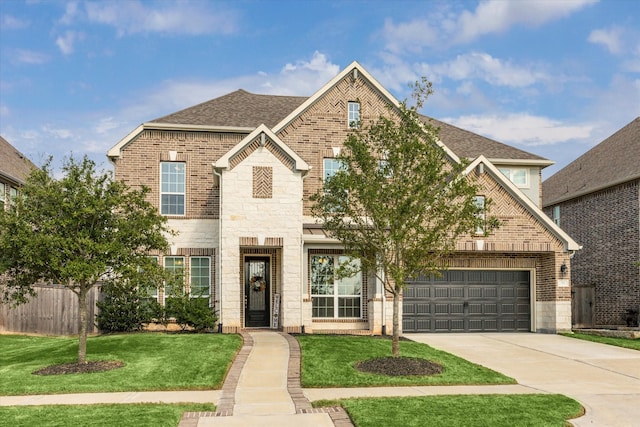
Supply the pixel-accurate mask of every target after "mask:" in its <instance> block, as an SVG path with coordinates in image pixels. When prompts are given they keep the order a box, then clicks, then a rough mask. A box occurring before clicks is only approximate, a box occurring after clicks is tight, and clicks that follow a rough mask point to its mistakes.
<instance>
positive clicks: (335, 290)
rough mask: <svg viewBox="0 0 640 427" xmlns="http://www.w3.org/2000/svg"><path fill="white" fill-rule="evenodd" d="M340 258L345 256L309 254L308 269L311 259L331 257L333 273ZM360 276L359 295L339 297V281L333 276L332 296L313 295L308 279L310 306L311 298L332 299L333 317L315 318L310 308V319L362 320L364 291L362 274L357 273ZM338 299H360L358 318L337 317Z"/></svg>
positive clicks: (338, 309)
mask: <svg viewBox="0 0 640 427" xmlns="http://www.w3.org/2000/svg"><path fill="white" fill-rule="evenodd" d="M341 256H345V255H340V254H320V253H318V254H310V255H309V269H311V268H312V266H311V258H312V257H331V258H333V260H334V263H333V268H334V272H335V269H336V268H337V266H338V265H339V259H340V257H341ZM359 274H360V294H359V295H340V294H339V282H340V281H339V279H337V278H336V277H335V276H334V279H333V295H327V294H314V293H313V283H311V280H312V278H309V280H310V282H309V287H310V292H309V295H310V296H311V304H312V306H313V298H314V297H323V298H333V303H334V305H333V317H315V316H313V308H312V314H311V318H312V319H314V320H332V319H334V320H335V319H353V320H360V319H363V315H364V312H363V299H364V296H363V291H364V286H363V284H362V272H360V273H359ZM340 298H359V299H360V305H359V309H360V316H357V317H340V316H339V312H340V304H339V301H340Z"/></svg>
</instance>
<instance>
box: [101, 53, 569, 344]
mask: <svg viewBox="0 0 640 427" xmlns="http://www.w3.org/2000/svg"><path fill="white" fill-rule="evenodd" d="M397 105H398V101H397V100H396V99H395V98H394V97H393V95H391V93H389V91H387V89H385V88H384V87H383V86H382V85H381V84H380V83H379V82H378V81H377V80H376V79H375V78H374V77H373V76H372V75H370V74H369V73H368V72H367V71H366V70H365V69H364V68H363V67H362V66H361V65H360V64H358V63H357V62H354V63H352V64H351V65H349V66H348V67H347V68H345V69H344V70H342V71H341V72H340V73H339V74H338V75H337V76H335V77H334V78H333V79H332V80H331V81H329V82H328V83H327V84H326V85H325V86H324V87H322V88H320V89H319V90H318V91H317V92H316V93H315V94H314V95H312V96H311V97H295V96H272V95H256V94H252V93H248V92H246V91H243V90H238V91H236V92H232V93H229V94H227V95H224V96H221V97H219V98H215V99H212V100H210V101H207V102H204V103H202V104H199V105H196V106H193V107H190V108H187V109H184V110H181V111H178V112H176V113H173V114H170V115H168V116H165V117H161V118H158V119H155V120H152V121H149V122H146V123H144V124H142V125H140V126H139V127H138V128H137V129H135V130H133V131H132V132H131V133H130V134H129V135H127V136H126V137H125V138H124V139H122V140H121V141H120V142H118V143H117V144H116V145H115V146H114V147H113V148H111V149H110V150H109V152H108V157H109V159H110V160H111V161H112V162H113V164H114V166H115V175H116V179H119V180H123V181H125V182H126V183H127V184H129V185H131V186H140V185H145V186H148V187H150V188H151V190H152V191H151V193H150V198H151V201H152V202H153V203H154V204H155V205H157V206H158V209H159V211H160V212H161V214H163V215H166V216H167V218H168V221H169V225H170V226H171V227H172V228H173V229H175V230H176V231H178V232H179V234H178V235H177V236H176V237H172V238H171V242H170V243H171V250H170V252H169V253H165V254H155V255H157V256H158V257H159V262H161V263H162V264H163V265H164V266H165V267H166V268H168V269H171V270H173V271H178V272H180V273H183V274H184V276H185V285H186V286H187V287H190V288H191V290H192V291H194V292H197V293H202V292H204V294H205V296H207V297H209V298H210V302H211V304H212V305H213V306H214V307H215V309H216V310H217V312H218V315H219V322H220V324H221V326H220V329H221V330H222V331H224V332H235V331H238V330H240V329H243V328H248V327H270V328H278V329H282V330H284V331H287V332H300V331H305V332H307V333H309V332H349V333H363V334H380V333H383V332H385V331H389V332H390V330H391V316H392V309H391V299H390V296H388V295H385V293H384V292H383V289H382V286H381V284H380V283H377V281H376V279H375V276H374V275H373V274H362V273H361V274H359V275H356V276H354V277H351V278H348V279H340V280H338V279H336V278H335V277H334V275H333V269H334V268H335V267H336V266H337V265H338V264H339V263H340V262H341V261H342V260H343V258H342V257H343V254H342V250H341V245H340V244H339V242H338V241H336V240H334V239H332V238H331V237H329V236H328V235H327V233H325V231H324V230H323V228H322V224H318V223H317V222H316V220H315V219H314V218H313V217H312V216H311V202H310V201H309V197H310V196H311V195H312V194H314V193H316V192H317V191H319V190H321V188H322V182H323V179H324V177H326V176H328V175H330V174H331V173H333V172H334V171H335V169H336V167H338V165H337V164H336V161H335V156H336V155H337V153H339V151H340V149H341V147H342V143H343V141H344V140H345V139H346V137H347V134H348V132H350V130H351V127H352V126H353V124H354V123H357V122H358V121H360V122H362V123H366V122H367V121H371V120H374V119H376V118H377V117H379V116H380V115H382V114H389V109H388V106H392V107H394V106H395V107H397ZM424 120H425V121H433V122H434V123H435V124H436V125H438V126H441V128H442V129H441V132H440V139H441V142H442V143H443V144H444V148H445V150H447V153H448V155H449V158H450V160H451V161H460V158H461V157H465V158H469V159H470V160H472V162H471V164H470V165H469V167H468V168H467V170H466V173H467V174H468V175H472V176H473V178H475V179H477V180H478V182H479V183H480V184H481V185H482V188H483V194H482V195H481V196H485V197H489V198H491V199H492V200H493V201H494V205H493V207H492V211H491V215H494V216H496V217H498V219H499V220H500V221H501V222H502V226H501V227H500V228H499V229H498V230H497V231H495V232H494V233H492V234H491V235H490V236H483V235H469V236H466V237H464V238H461V239H460V240H459V241H458V242H457V250H456V252H455V254H454V255H453V256H452V257H451V259H449V260H448V263H447V264H448V267H449V269H448V270H447V271H446V272H445V273H444V275H443V277H441V278H435V279H434V278H430V277H421V278H418V279H417V280H415V281H413V282H412V283H411V284H410V285H409V286H408V288H407V289H406V292H405V293H404V300H403V313H402V316H403V317H402V319H403V327H404V330H405V331H434V332H450V331H541V332H542V331H544V332H554V331H559V330H569V329H570V328H571V313H570V300H571V293H570V289H571V288H570V280H569V276H568V275H567V274H566V273H565V271H566V268H567V266H568V265H569V257H570V254H571V253H572V251H575V250H577V249H578V248H579V247H578V245H577V244H576V243H575V242H574V241H573V240H572V239H571V238H570V237H569V236H568V235H567V234H565V233H564V232H563V231H562V230H561V229H560V228H559V227H558V226H556V225H555V224H554V223H553V221H551V220H550V219H549V218H548V217H547V216H546V215H544V213H543V212H542V210H541V209H540V197H541V196H540V181H541V180H540V176H541V173H540V171H541V169H542V168H544V167H546V166H547V165H549V164H551V162H550V161H548V160H546V159H543V158H541V157H539V156H536V155H533V154H530V153H526V152H524V151H521V150H518V149H515V148H513V147H510V146H507V145H504V144H501V143H499V142H496V141H493V140H490V139H487V138H484V137H481V136H479V135H476V134H473V133H471V132H468V131H465V130H462V129H459V128H456V127H454V126H450V125H447V124H445V123H441V122H437V121H435V120H432V119H430V118H428V117H424ZM354 262H357V260H355V261H354ZM156 297H157V298H158V300H159V301H160V302H162V301H163V299H164V295H163V291H162V289H161V288H160V289H158V292H157V295H156Z"/></svg>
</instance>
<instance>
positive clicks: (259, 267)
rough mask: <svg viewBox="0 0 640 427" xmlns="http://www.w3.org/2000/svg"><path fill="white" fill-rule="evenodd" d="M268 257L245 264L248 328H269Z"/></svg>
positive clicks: (252, 259)
mask: <svg viewBox="0 0 640 427" xmlns="http://www.w3.org/2000/svg"><path fill="white" fill-rule="evenodd" d="M269 271H270V270H269V258H268V257H247V258H245V262H244V307H245V312H244V319H245V326H246V327H247V328H255V327H260V326H269V302H270V298H269V297H270V295H271V292H270V282H271V280H270V279H271V278H270V277H269Z"/></svg>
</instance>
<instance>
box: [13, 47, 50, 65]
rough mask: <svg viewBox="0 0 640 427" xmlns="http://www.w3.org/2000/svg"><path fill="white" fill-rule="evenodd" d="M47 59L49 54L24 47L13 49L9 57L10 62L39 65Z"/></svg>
mask: <svg viewBox="0 0 640 427" xmlns="http://www.w3.org/2000/svg"><path fill="white" fill-rule="evenodd" d="M48 61H49V55H47V54H44V53H40V52H34V51H32V50H25V49H17V50H15V51H14V54H13V55H12V58H11V62H13V63H18V64H31V65H40V64H44V63H45V62H48Z"/></svg>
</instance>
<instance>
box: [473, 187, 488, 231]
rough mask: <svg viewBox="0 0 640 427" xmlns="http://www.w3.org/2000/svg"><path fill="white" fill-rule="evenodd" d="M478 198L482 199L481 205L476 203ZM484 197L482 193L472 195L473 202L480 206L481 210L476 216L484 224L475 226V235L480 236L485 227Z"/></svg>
mask: <svg viewBox="0 0 640 427" xmlns="http://www.w3.org/2000/svg"><path fill="white" fill-rule="evenodd" d="M480 200H482V206H480V204H479V203H478V202H479V201H480ZM486 200H487V199H486V197H485V196H483V195H477V196H474V197H473V203H474V204H475V205H476V206H477V207H481V208H482V212H480V213H478V214H477V216H478V218H480V219H481V220H482V222H483V223H484V226H480V225H479V226H477V227H476V235H478V236H481V235H484V233H485V228H486V220H487V217H486V211H485V208H486Z"/></svg>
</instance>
